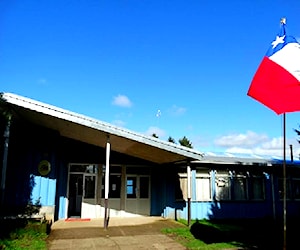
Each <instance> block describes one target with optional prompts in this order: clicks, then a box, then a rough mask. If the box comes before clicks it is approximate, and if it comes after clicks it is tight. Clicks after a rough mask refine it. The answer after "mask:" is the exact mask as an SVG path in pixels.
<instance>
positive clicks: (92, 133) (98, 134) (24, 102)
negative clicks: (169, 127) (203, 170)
mask: <svg viewBox="0 0 300 250" xmlns="http://www.w3.org/2000/svg"><path fill="white" fill-rule="evenodd" d="M1 99H2V101H1V102H0V108H1V109H2V110H3V109H9V110H11V112H12V113H15V114H17V115H18V116H21V117H22V118H23V119H26V120H28V121H30V122H32V123H35V124H39V125H41V126H43V127H46V128H49V129H52V130H56V131H58V132H59V133H60V135H61V136H64V137H67V138H71V139H74V140H78V141H81V142H85V143H88V144H92V145H95V146H99V147H102V148H104V147H105V146H106V143H107V141H108V140H109V142H110V143H111V149H112V150H113V151H116V152H119V153H123V154H126V155H130V156H134V157H138V158H141V159H144V160H147V161H150V162H153V163H157V164H168V163H175V162H184V161H193V160H201V159H202V153H201V152H199V151H196V150H194V149H190V148H188V147H184V146H181V145H177V144H175V143H171V142H167V141H163V140H160V139H157V138H155V137H152V136H147V135H143V134H140V133H136V132H134V131H130V130H128V129H124V128H121V127H117V126H114V125H112V124H109V123H106V122H103V121H100V120H97V119H94V118H91V117H88V116H84V115H81V114H78V113H75V112H71V111H68V110H65V109H61V108H58V107H55V106H52V105H49V104H45V103H42V102H39V101H36V100H32V99H29V98H26V97H22V96H19V95H16V94H12V93H1Z"/></svg>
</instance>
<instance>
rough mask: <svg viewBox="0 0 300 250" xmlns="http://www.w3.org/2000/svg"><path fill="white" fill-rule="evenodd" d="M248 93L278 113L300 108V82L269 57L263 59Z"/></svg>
mask: <svg viewBox="0 0 300 250" xmlns="http://www.w3.org/2000/svg"><path fill="white" fill-rule="evenodd" d="M247 94H248V95H249V96H251V97H252V98H254V99H256V100H257V101H259V102H261V103H262V104H264V105H266V106H267V107H269V108H270V109H272V110H273V111H275V112H276V113H277V114H281V113H286V112H294V111H299V110H300V82H299V81H298V80H297V79H296V78H295V77H294V76H293V75H291V74H290V73H289V72H288V71H287V70H285V69H284V68H283V67H281V66H280V65H278V64H276V63H275V62H273V61H272V60H270V59H269V58H268V57H264V59H263V60H262V62H261V64H260V66H259V68H258V70H257V72H256V73H255V75H254V77H253V80H252V82H251V85H250V87H249V90H248V93H247Z"/></svg>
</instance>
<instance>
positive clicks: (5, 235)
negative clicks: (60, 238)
mask: <svg viewBox="0 0 300 250" xmlns="http://www.w3.org/2000/svg"><path fill="white" fill-rule="evenodd" d="M1 222H2V225H1V226H2V230H1V232H2V234H1V235H0V236H1V238H0V249H5V250H10V249H11V250H12V249H14V250H19V249H20V250H21V249H22V250H23V249H47V244H46V239H47V237H48V230H49V229H48V224H47V223H41V222H31V221H27V222H22V223H14V222H12V221H5V222H4V221H1ZM10 222H11V223H12V224H13V226H12V225H11V224H9V223H10ZM4 224H6V226H4ZM6 228H7V230H5V229H6Z"/></svg>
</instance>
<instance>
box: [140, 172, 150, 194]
mask: <svg viewBox="0 0 300 250" xmlns="http://www.w3.org/2000/svg"><path fill="white" fill-rule="evenodd" d="M140 198H149V177H140Z"/></svg>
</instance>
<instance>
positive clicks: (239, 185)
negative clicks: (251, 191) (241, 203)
mask: <svg viewBox="0 0 300 250" xmlns="http://www.w3.org/2000/svg"><path fill="white" fill-rule="evenodd" d="M233 185H234V186H233V187H234V189H233V190H234V191H233V192H234V199H235V200H245V199H246V198H247V192H246V187H247V186H246V178H243V177H241V178H238V177H235V178H233Z"/></svg>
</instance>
